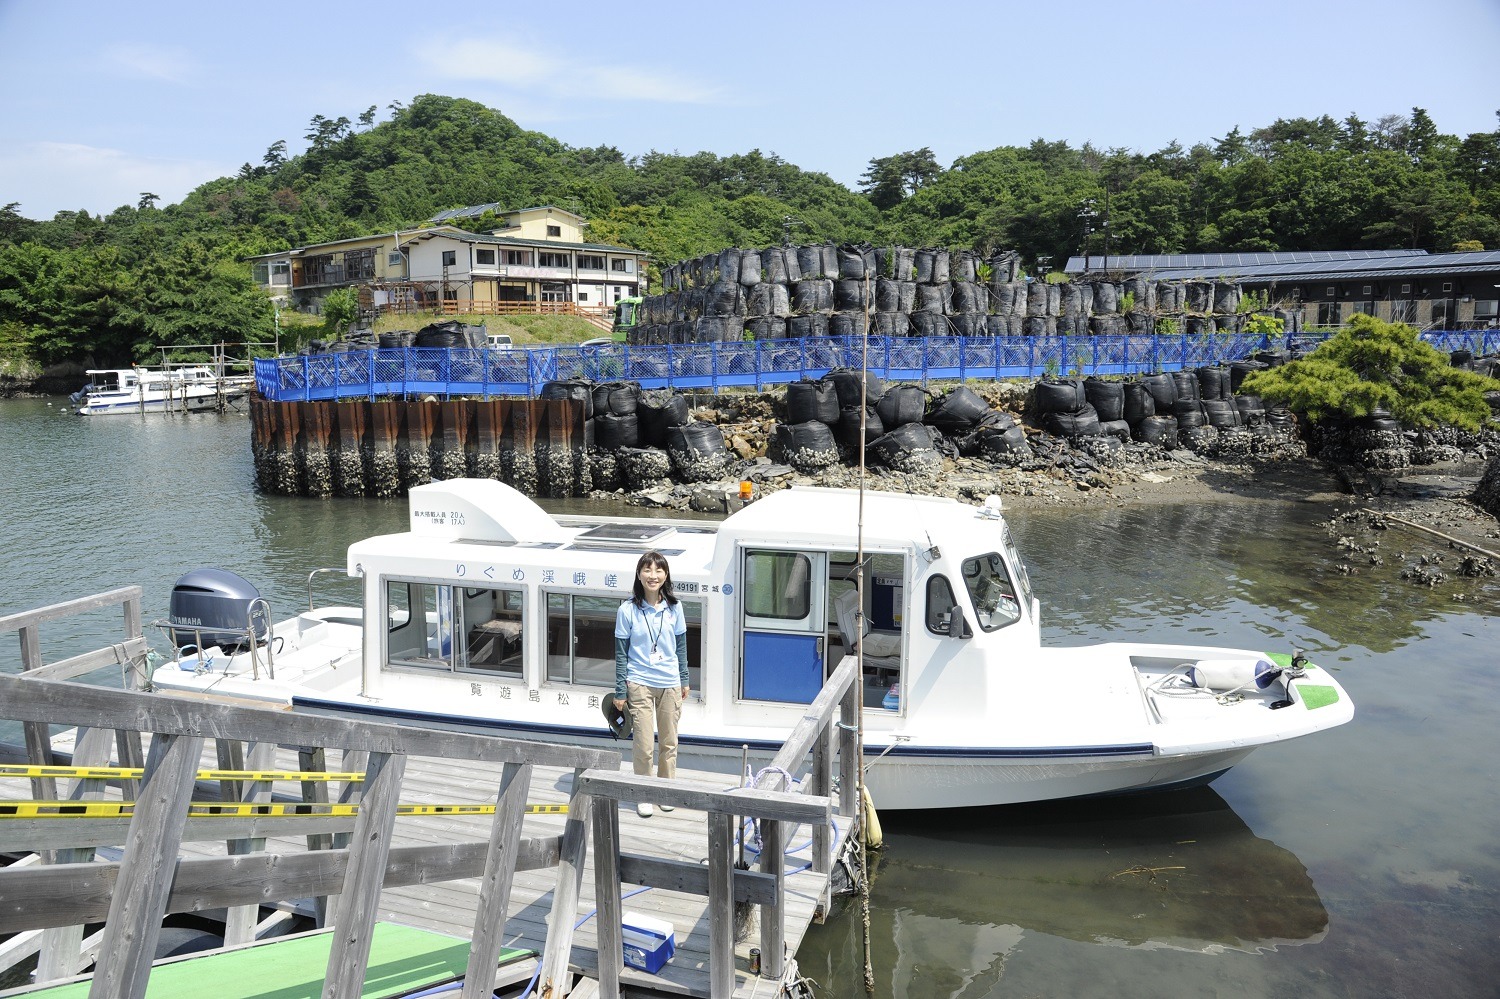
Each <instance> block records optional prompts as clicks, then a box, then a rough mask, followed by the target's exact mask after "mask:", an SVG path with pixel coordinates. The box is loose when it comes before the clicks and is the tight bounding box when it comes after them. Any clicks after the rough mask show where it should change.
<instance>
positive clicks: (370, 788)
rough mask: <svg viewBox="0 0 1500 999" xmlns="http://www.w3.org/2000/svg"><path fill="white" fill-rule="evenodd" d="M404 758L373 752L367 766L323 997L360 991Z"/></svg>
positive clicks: (344, 998)
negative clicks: (361, 801)
mask: <svg viewBox="0 0 1500 999" xmlns="http://www.w3.org/2000/svg"><path fill="white" fill-rule="evenodd" d="M405 771H406V757H405V756H398V755H395V754H392V753H381V752H373V753H371V754H370V760H369V763H368V764H366V766H365V800H364V804H363V805H362V806H361V807H360V809H359V821H358V822H356V823H355V824H354V840H353V842H352V843H351V844H350V846H349V866H348V869H347V870H346V871H345V872H344V886H343V890H342V891H340V892H339V894H340V895H341V896H343V898H342V901H341V902H340V918H339V926H338V929H337V931H336V932H335V934H334V941H333V950H332V951H331V952H330V953H329V955H328V976H327V978H326V979H325V980H324V982H323V999H355V997H357V996H359V995H360V993H361V992H362V991H363V990H364V984H365V968H366V967H368V966H369V963H370V944H371V942H372V936H373V934H374V931H375V916H376V914H377V913H378V912H379V910H380V887H381V885H380V883H381V876H382V875H383V874H384V872H385V863H386V854H388V853H389V852H390V849H391V833H392V831H393V830H394V829H395V826H396V806H397V804H399V803H400V796H401V775H402V774H403V773H405Z"/></svg>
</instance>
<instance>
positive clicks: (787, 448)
mask: <svg viewBox="0 0 1500 999" xmlns="http://www.w3.org/2000/svg"><path fill="white" fill-rule="evenodd" d="M771 445H772V450H773V451H774V452H775V454H774V455H773V457H776V458H778V459H779V460H781V461H784V462H786V463H787V464H788V465H791V466H792V467H793V468H795V469H797V470H798V471H799V472H807V471H812V470H814V469H819V468H827V467H828V466H829V465H833V464H837V463H838V460H839V448H838V444H837V443H836V442H835V441H834V439H833V431H832V430H831V429H829V427H828V424H826V423H820V422H818V421H816V420H813V421H811V422H809V423H792V424H788V423H778V424H777V425H776V429H775V431H773V433H772V436H771Z"/></svg>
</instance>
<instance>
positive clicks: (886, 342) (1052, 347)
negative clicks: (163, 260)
mask: <svg viewBox="0 0 1500 999" xmlns="http://www.w3.org/2000/svg"><path fill="white" fill-rule="evenodd" d="M1332 335H1333V334H1332V333H1331V332H1311V333H1295V334H1288V335H1283V336H1275V337H1268V336H1264V335H1249V334H1219V333H1201V334H1176V335H1158V334H1123V335H1109V336H1104V335H1100V336H1069V335H1054V336H977V337H963V336H953V337H882V336H872V337H869V338H868V344H866V338H863V337H857V336H849V337H831V336H830V337H804V338H801V339H793V340H745V341H734V342H730V343H688V344H670V343H669V344H638V345H630V344H623V343H610V344H600V345H597V346H592V347H584V346H565V347H564V346H552V347H530V348H520V347H512V348H508V349H503V350H496V349H489V348H485V349H480V348H459V347H381V348H376V349H371V350H350V351H344V352H335V353H331V354H310V355H294V356H288V357H274V358H261V359H258V360H257V361H256V362H255V384H256V389H257V391H259V393H260V395H261V397H262V398H264V399H266V400H268V401H271V402H315V401H330V400H339V399H369V400H371V401H374V400H375V399H377V398H381V397H386V398H389V397H420V396H428V395H431V396H435V397H438V398H451V397H454V396H522V397H526V398H535V397H537V396H538V395H539V394H540V393H541V390H542V387H543V386H544V385H546V384H547V383H548V382H552V381H560V380H567V379H583V380H587V381H595V382H600V381H617V380H626V379H628V380H631V381H636V382H639V383H640V385H641V387H642V388H647V389H661V388H665V389H700V390H701V389H707V390H709V391H714V392H717V391H719V390H720V389H723V388H731V387H741V388H754V389H755V390H756V391H762V390H764V388H765V387H766V386H767V385H776V384H785V383H787V382H795V381H800V380H802V379H803V378H819V377H822V376H823V375H824V374H827V372H828V371H829V370H830V369H833V368H846V367H854V368H858V367H860V366H861V365H860V359H861V357H862V356H865V357H867V359H868V365H867V366H868V368H869V370H870V371H872V372H874V373H876V374H879V375H880V376H882V377H884V378H887V379H890V380H899V381H920V382H926V381H929V380H936V381H948V380H957V381H963V380H965V379H968V378H984V379H1002V378H1025V379H1036V378H1041V377H1042V376H1043V375H1048V374H1053V375H1069V376H1075V375H1076V376H1080V377H1081V376H1087V375H1100V376H1109V375H1114V376H1129V375H1142V374H1150V373H1151V372H1155V371H1177V370H1182V369H1185V368H1195V367H1200V366H1203V365H1212V364H1222V363H1225V362H1227V361H1235V360H1241V359H1244V358H1248V357H1250V356H1251V355H1253V354H1255V353H1256V352H1257V351H1263V350H1280V349H1286V350H1288V351H1291V352H1292V353H1293V355H1294V356H1295V355H1297V354H1298V353H1301V352H1306V351H1309V350H1312V349H1313V348H1315V347H1316V346H1317V345H1318V344H1319V343H1322V342H1323V341H1324V340H1326V339H1327V338H1328V337H1329V336H1332ZM1421 336H1422V339H1423V340H1425V341H1426V342H1428V343H1430V344H1432V345H1433V346H1435V347H1438V348H1439V349H1442V350H1447V351H1453V350H1458V349H1467V350H1472V351H1473V352H1474V353H1475V354H1476V355H1477V354H1482V353H1492V352H1496V351H1500V329H1491V330H1483V331H1473V330H1470V331H1462V330H1460V331H1443V332H1427V333H1423V334H1421ZM866 348H867V349H866Z"/></svg>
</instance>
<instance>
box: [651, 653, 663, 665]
mask: <svg viewBox="0 0 1500 999" xmlns="http://www.w3.org/2000/svg"><path fill="white" fill-rule="evenodd" d="M666 662H667V657H666V656H664V655H662V652H661V649H652V650H651V665H652V666H664V665H666Z"/></svg>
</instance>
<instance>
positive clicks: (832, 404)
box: [786, 380, 839, 425]
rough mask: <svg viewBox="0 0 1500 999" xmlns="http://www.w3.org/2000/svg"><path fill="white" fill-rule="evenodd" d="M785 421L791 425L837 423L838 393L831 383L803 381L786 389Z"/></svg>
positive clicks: (793, 383)
mask: <svg viewBox="0 0 1500 999" xmlns="http://www.w3.org/2000/svg"><path fill="white" fill-rule="evenodd" d="M786 419H787V422H788V423H790V424H793V425H796V424H800V423H808V422H811V421H816V422H819V423H826V424H829V425H832V424H835V423H837V422H838V421H839V393H838V389H837V388H836V387H834V385H833V384H832V383H831V382H827V381H811V380H803V381H800V382H792V383H791V384H790V385H788V386H787V387H786Z"/></svg>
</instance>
